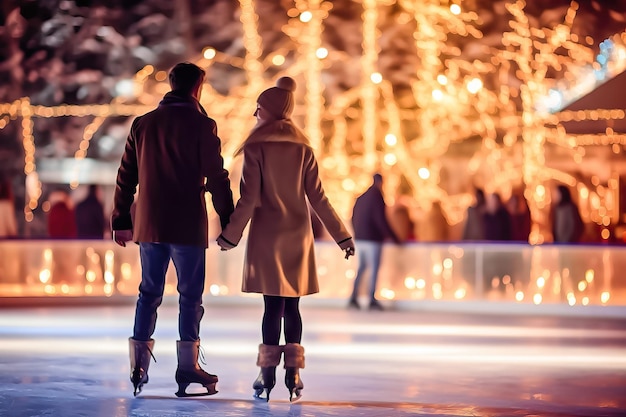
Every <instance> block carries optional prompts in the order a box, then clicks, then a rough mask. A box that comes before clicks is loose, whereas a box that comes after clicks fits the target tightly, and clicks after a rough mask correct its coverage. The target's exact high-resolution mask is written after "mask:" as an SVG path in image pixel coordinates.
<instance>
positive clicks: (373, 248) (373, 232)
mask: <svg viewBox="0 0 626 417" xmlns="http://www.w3.org/2000/svg"><path fill="white" fill-rule="evenodd" d="M373 179H374V182H373V184H372V185H371V186H370V188H368V189H367V191H365V193H363V194H362V195H361V196H359V197H358V198H357V199H356V203H355V204H354V208H353V210H352V226H353V228H354V238H355V240H356V246H357V248H358V256H357V258H358V265H359V266H358V270H357V274H356V278H355V279H354V288H353V290H352V295H351V296H350V302H349V304H348V307H350V308H356V309H359V308H360V307H359V303H358V302H357V297H358V294H359V284H360V283H361V280H362V278H363V275H364V274H365V272H366V270H368V269H369V270H370V274H371V276H372V277H371V280H372V281H371V287H370V294H369V295H370V304H369V308H370V309H371V310H382V306H381V305H380V303H379V302H378V300H377V299H376V283H377V281H378V269H379V267H380V258H381V255H382V249H383V242H384V241H385V240H386V239H387V238H391V239H392V240H394V241H395V242H396V243H399V239H398V237H396V235H395V233H394V232H393V230H392V229H391V227H390V226H389V222H388V221H387V216H386V214H385V200H384V198H383V194H382V186H383V177H382V176H381V175H380V174H374V178H373Z"/></svg>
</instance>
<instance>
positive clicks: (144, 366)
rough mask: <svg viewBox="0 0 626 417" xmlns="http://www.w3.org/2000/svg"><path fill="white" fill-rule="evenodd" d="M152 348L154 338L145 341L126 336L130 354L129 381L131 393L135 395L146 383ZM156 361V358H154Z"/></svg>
mask: <svg viewBox="0 0 626 417" xmlns="http://www.w3.org/2000/svg"><path fill="white" fill-rule="evenodd" d="M153 348H154V339H150V340H148V341H146V342H144V341H141V340H135V339H133V338H132V337H129V338H128V350H129V356H130V382H132V384H133V388H134V390H133V395H134V396H135V397H136V396H137V394H139V393H140V392H141V390H142V388H143V386H144V384H147V383H148V368H149V367H150V358H151V357H152V358H153V359H154V355H153V354H152V349H153ZM154 361H155V362H156V359H155V360H154Z"/></svg>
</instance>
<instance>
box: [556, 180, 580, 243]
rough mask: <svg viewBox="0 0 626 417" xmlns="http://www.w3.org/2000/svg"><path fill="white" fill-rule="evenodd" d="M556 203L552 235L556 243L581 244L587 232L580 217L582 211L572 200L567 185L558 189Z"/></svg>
mask: <svg viewBox="0 0 626 417" xmlns="http://www.w3.org/2000/svg"><path fill="white" fill-rule="evenodd" d="M556 191H557V193H556V201H555V206H554V210H553V218H552V234H553V236H554V242H555V243H577V242H580V241H581V239H582V236H583V234H584V231H585V224H584V223H583V220H582V218H581V217H580V210H579V209H578V206H577V205H576V203H574V201H573V200H572V194H571V193H570V191H569V188H567V187H566V186H565V185H562V184H559V185H558V186H557V187H556Z"/></svg>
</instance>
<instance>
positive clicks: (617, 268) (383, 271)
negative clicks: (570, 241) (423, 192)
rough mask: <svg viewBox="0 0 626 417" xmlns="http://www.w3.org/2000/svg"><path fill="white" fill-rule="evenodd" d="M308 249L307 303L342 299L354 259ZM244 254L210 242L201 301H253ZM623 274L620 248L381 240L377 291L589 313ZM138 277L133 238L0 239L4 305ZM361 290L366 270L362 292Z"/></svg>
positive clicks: (128, 297) (389, 297) (327, 245)
mask: <svg viewBox="0 0 626 417" xmlns="http://www.w3.org/2000/svg"><path fill="white" fill-rule="evenodd" d="M315 248H316V262H317V267H318V279H319V283H320V293H319V294H316V295H315V296H313V297H312V298H311V301H309V303H313V304H315V303H317V304H320V305H322V304H323V305H329V306H333V305H337V306H341V305H343V304H345V300H347V298H348V297H349V295H350V293H351V291H352V285H353V280H354V277H355V275H356V266H357V264H356V257H353V258H351V259H349V260H347V261H346V260H345V259H343V256H342V253H341V251H340V250H339V248H338V247H337V245H336V244H335V243H333V242H316V247H315ZM244 251H245V242H242V244H240V245H239V246H238V247H237V248H235V249H233V250H231V251H228V252H221V251H220V250H219V248H218V247H217V246H216V245H212V246H211V247H210V248H209V249H208V250H207V263H206V273H207V274H206V275H207V279H206V287H205V297H206V298H208V299H211V300H212V302H218V303H221V302H238V303H245V302H247V300H256V298H257V296H256V295H251V294H243V293H241V291H240V289H241V272H242V264H243V258H244ZM357 256H358V243H357ZM622 271H626V247H625V246H608V245H606V246H605V245H551V244H546V245H540V246H532V245H527V244H505V243H459V242H445V243H411V244H405V245H402V246H399V245H393V244H386V245H385V246H384V249H383V255H382V262H381V268H380V271H379V280H378V286H377V297H378V298H379V299H381V300H382V301H383V302H384V303H385V304H386V305H388V306H395V307H396V308H398V309H411V308H422V309H425V308H441V307H443V306H449V307H448V308H451V309H454V308H469V307H471V306H474V307H472V309H473V310H476V311H482V310H485V311H489V310H492V309H499V308H500V307H501V306H504V308H509V309H513V310H511V311H514V309H515V308H517V309H519V310H520V311H521V312H527V311H532V310H533V309H536V310H540V311H549V310H550V309H551V308H552V309H554V308H556V307H557V306H558V309H557V310H555V311H558V310H559V309H560V310H562V309H563V307H566V308H567V307H569V308H570V309H571V310H579V309H582V310H581V311H586V312H591V311H592V310H593V309H595V308H602V307H626V279H625V278H624V275H623V273H622ZM140 278H141V268H140V262H139V247H138V245H134V244H131V245H129V246H127V247H126V248H122V247H120V246H117V245H115V244H114V243H113V242H111V241H103V240H3V241H0V298H1V299H2V300H4V302H3V304H7V303H9V302H10V301H11V300H14V301H18V300H21V301H22V302H24V301H27V300H29V299H39V300H40V301H41V299H49V302H50V303H55V302H56V301H52V299H53V298H54V299H59V300H65V302H68V301H70V299H74V300H75V301H76V300H79V299H88V300H91V301H92V302H94V301H96V300H104V302H110V303H126V302H134V300H135V299H136V295H137V288H138V284H139V281H140ZM368 291H369V278H368V277H366V278H365V279H364V280H363V288H361V293H362V294H361V295H362V297H366V294H367V292H368ZM165 295H166V299H167V298H168V297H170V296H172V297H175V295H176V276H175V269H174V268H173V265H170V268H168V272H167V278H166V287H165ZM307 298H308V297H307ZM366 301H367V300H365V299H364V302H366ZM60 302H64V301H60ZM76 302H78V301H76ZM254 302H256V301H254ZM513 306H518V307H513ZM587 307H588V308H587ZM592 307H593V308H592ZM600 311H602V310H600Z"/></svg>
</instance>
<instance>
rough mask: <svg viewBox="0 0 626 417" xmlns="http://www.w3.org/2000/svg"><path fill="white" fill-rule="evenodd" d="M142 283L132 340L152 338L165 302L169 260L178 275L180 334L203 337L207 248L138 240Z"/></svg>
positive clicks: (183, 337)
mask: <svg viewBox="0 0 626 417" xmlns="http://www.w3.org/2000/svg"><path fill="white" fill-rule="evenodd" d="M139 255H140V259H141V284H139V299H138V300H137V308H136V310H135V327H134V330H133V339H135V340H143V341H146V340H150V338H151V337H152V334H153V333H154V329H155V327H156V321H157V308H158V307H159V306H160V305H161V302H162V301H163V290H164V289H165V273H166V272H167V267H168V265H169V262H170V259H171V260H172V261H173V262H174V267H175V268H176V276H177V277H178V286H177V290H178V294H179V299H178V333H179V335H180V340H182V341H187V342H189V341H196V340H199V339H200V320H201V319H202V316H203V315H204V308H203V307H202V293H203V292H204V277H205V264H206V257H205V248H203V247H200V246H189V245H173V244H169V243H144V242H141V243H139Z"/></svg>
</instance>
